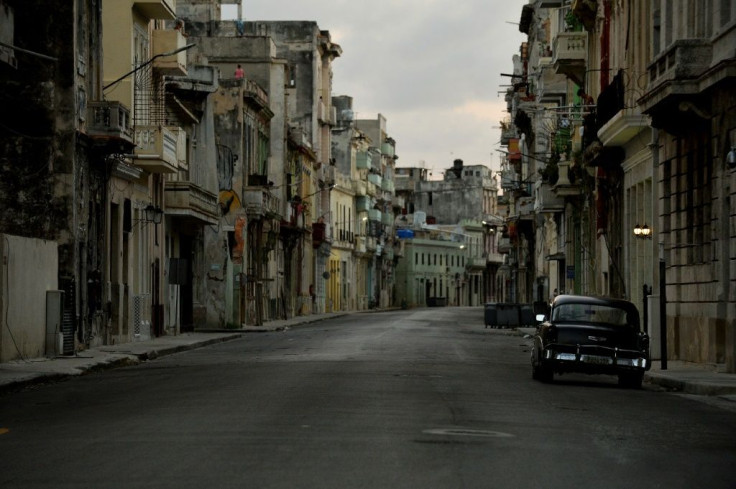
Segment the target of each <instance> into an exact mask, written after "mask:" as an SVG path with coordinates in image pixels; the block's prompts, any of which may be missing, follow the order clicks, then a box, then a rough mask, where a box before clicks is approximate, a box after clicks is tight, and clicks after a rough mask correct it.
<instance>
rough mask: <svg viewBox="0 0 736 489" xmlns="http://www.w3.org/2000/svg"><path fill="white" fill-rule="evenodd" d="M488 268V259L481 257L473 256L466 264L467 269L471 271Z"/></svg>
mask: <svg viewBox="0 0 736 489" xmlns="http://www.w3.org/2000/svg"><path fill="white" fill-rule="evenodd" d="M485 267H486V259H485V257H481V256H471V257H469V258H468V260H467V262H466V268H470V269H476V270H477V269H483V268H485Z"/></svg>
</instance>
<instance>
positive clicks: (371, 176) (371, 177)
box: [368, 173, 383, 188]
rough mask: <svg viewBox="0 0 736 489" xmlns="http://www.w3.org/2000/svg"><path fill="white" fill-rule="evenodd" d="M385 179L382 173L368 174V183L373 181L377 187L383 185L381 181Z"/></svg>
mask: <svg viewBox="0 0 736 489" xmlns="http://www.w3.org/2000/svg"><path fill="white" fill-rule="evenodd" d="M382 180H383V179H382V178H381V175H377V174H375V173H370V174H368V183H372V184H373V185H375V186H376V187H379V188H380V187H381V181H382Z"/></svg>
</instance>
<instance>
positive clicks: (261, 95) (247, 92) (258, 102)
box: [243, 80, 273, 116]
mask: <svg viewBox="0 0 736 489" xmlns="http://www.w3.org/2000/svg"><path fill="white" fill-rule="evenodd" d="M243 83H244V85H243V99H244V100H245V102H246V103H247V104H248V105H249V106H250V107H252V108H253V109H255V110H256V111H257V112H261V111H263V112H264V113H265V114H266V115H270V116H273V113H272V112H271V110H270V109H269V106H268V104H269V102H268V94H267V93H266V91H265V90H264V89H263V88H261V86H260V85H258V84H257V83H256V82H254V81H252V80H245V81H244V82H243Z"/></svg>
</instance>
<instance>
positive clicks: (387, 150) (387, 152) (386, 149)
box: [381, 143, 395, 158]
mask: <svg viewBox="0 0 736 489" xmlns="http://www.w3.org/2000/svg"><path fill="white" fill-rule="evenodd" d="M394 152H395V149H394V145H393V144H391V143H382V144H381V154H382V155H384V156H388V157H390V158H393V157H394Z"/></svg>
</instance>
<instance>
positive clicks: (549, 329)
mask: <svg viewBox="0 0 736 489" xmlns="http://www.w3.org/2000/svg"><path fill="white" fill-rule="evenodd" d="M538 320H540V321H541V323H540V324H539V326H538V327H537V331H536V333H535V335H534V345H533V347H532V353H531V363H532V377H533V378H534V379H536V380H541V381H543V382H551V381H552V380H553V378H554V374H555V373H558V374H564V373H570V372H579V373H585V374H608V375H618V381H619V385H621V386H623V387H631V388H639V387H641V383H642V379H643V377H644V372H645V371H647V370H649V368H650V361H649V336H648V335H647V334H646V333H645V332H643V331H641V328H640V325H639V311H637V309H636V306H634V304H632V303H631V302H629V301H626V300H622V299H611V298H605V297H589V296H577V295H559V296H557V297H555V299H554V301H553V302H552V305H551V308H550V312H549V316H548V317H545V316H538Z"/></svg>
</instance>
